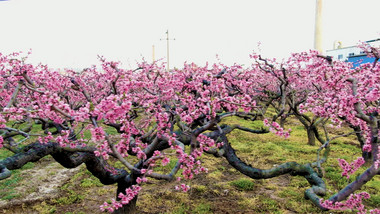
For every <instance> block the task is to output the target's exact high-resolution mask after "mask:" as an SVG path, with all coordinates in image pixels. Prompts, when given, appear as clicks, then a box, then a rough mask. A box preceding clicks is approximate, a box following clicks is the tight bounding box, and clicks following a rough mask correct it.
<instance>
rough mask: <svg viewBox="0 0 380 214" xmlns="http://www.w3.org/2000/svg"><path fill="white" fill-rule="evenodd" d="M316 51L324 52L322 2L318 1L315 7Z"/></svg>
mask: <svg viewBox="0 0 380 214" xmlns="http://www.w3.org/2000/svg"><path fill="white" fill-rule="evenodd" d="M314 49H315V50H317V51H319V52H320V53H322V52H323V49H322V0H316V5H315V31H314Z"/></svg>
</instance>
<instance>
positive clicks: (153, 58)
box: [152, 45, 156, 63]
mask: <svg viewBox="0 0 380 214" xmlns="http://www.w3.org/2000/svg"><path fill="white" fill-rule="evenodd" d="M154 61H156V59H155V57H154V45H152V63H154Z"/></svg>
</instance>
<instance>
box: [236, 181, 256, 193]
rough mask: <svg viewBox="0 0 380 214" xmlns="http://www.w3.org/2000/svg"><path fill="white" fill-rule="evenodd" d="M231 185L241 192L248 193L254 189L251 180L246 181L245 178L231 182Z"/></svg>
mask: <svg viewBox="0 0 380 214" xmlns="http://www.w3.org/2000/svg"><path fill="white" fill-rule="evenodd" d="M231 185H232V186H234V187H236V188H237V189H239V190H243V191H250V190H253V189H254V188H255V183H253V181H252V180H250V179H246V178H241V179H238V180H235V181H232V182H231Z"/></svg>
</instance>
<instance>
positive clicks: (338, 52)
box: [326, 38, 380, 67]
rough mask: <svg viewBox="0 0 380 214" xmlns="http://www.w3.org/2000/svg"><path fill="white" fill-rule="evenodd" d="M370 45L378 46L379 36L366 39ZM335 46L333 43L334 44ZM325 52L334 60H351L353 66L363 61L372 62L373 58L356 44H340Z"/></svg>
mask: <svg viewBox="0 0 380 214" xmlns="http://www.w3.org/2000/svg"><path fill="white" fill-rule="evenodd" d="M366 43H368V44H369V45H370V46H371V47H377V48H378V47H380V38H379V39H374V40H369V41H366ZM334 46H335V44H334ZM326 54H327V55H328V56H332V57H333V59H334V60H340V61H345V62H352V63H353V64H354V67H356V66H358V65H360V64H363V63H372V62H373V61H374V60H375V58H373V57H372V58H371V57H368V56H367V55H366V53H364V51H363V50H362V49H360V48H359V47H357V46H350V47H341V44H339V46H337V47H336V48H335V47H334V49H333V50H327V51H326Z"/></svg>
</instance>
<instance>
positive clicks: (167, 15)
mask: <svg viewBox="0 0 380 214" xmlns="http://www.w3.org/2000/svg"><path fill="white" fill-rule="evenodd" d="M315 5H316V1H315V0H234V1H232V0H228V1H227V0H191V1H184V0H139V1H137V0H134V1H132V0H131V1H129V0H8V1H0V52H3V53H10V52H13V51H27V50H28V49H30V48H31V49H32V52H33V54H32V57H31V58H30V61H31V62H33V63H38V62H42V63H44V64H48V65H49V66H50V67H55V68H58V67H60V68H63V67H69V68H84V67H89V66H90V65H91V64H96V63H98V60H97V55H103V56H105V57H106V58H107V59H110V60H114V61H121V62H123V65H124V67H127V68H134V67H136V62H137V61H141V60H142V58H144V59H145V60H146V61H152V45H154V46H155V58H156V59H160V58H163V59H164V60H166V41H165V40H160V39H165V38H166V34H165V32H166V30H169V35H170V37H172V38H175V40H173V41H170V66H171V67H173V66H176V67H181V66H182V65H183V63H184V62H185V61H187V62H195V63H197V64H200V65H204V64H205V62H206V61H208V62H210V63H214V62H218V59H217V57H216V56H217V55H218V58H219V60H220V61H221V62H222V63H224V64H227V65H231V64H232V63H234V62H236V63H239V64H245V65H247V64H248V63H249V62H250V59H249V54H251V53H252V51H253V50H256V51H258V43H259V42H260V43H261V48H260V49H261V53H262V54H263V55H264V56H266V57H286V56H287V55H288V54H289V53H290V52H299V51H307V50H309V49H312V48H313V44H314V43H313V41H314V19H315ZM379 8H380V0H360V1H358V0H324V1H323V47H324V49H331V48H332V47H333V43H334V41H335V40H339V41H342V43H343V46H348V45H354V44H356V43H357V42H358V41H359V40H362V41H365V40H369V39H374V38H380V24H379V20H380V13H379Z"/></svg>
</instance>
